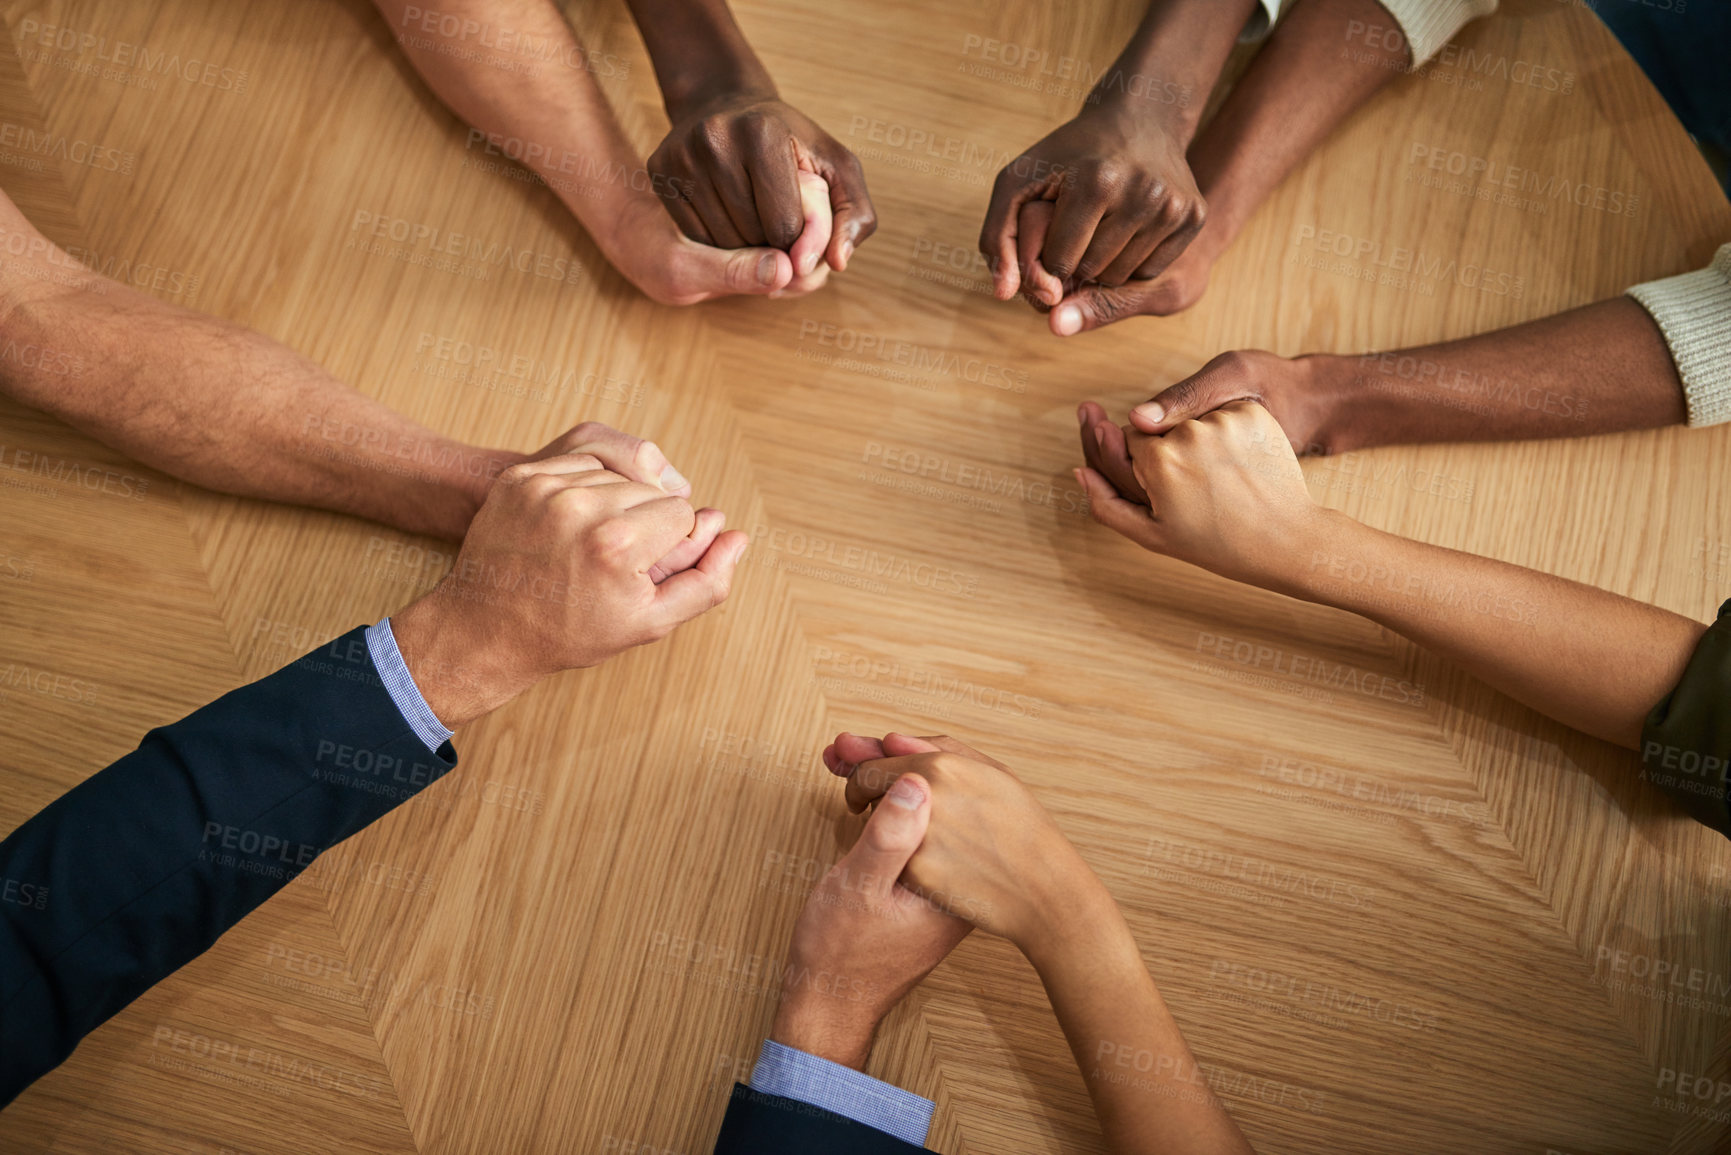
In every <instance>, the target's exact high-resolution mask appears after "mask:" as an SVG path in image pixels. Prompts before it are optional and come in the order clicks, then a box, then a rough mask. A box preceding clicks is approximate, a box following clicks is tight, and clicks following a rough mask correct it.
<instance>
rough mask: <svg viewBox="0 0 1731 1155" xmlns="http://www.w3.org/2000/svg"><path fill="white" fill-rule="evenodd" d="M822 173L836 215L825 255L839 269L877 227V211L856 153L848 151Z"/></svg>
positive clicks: (842, 268)
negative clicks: (827, 185) (867, 189)
mask: <svg viewBox="0 0 1731 1155" xmlns="http://www.w3.org/2000/svg"><path fill="white" fill-rule="evenodd" d="M844 152H845V150H844ZM819 175H821V176H822V177H823V178H824V180H825V181H827V182H828V184H829V204H830V210H831V212H832V214H833V215H834V218H835V220H834V228H833V232H832V233H831V235H830V240H829V246H828V251H827V253H826V256H827V257H828V259H829V266H830V268H832V269H834V270H835V271H836V272H838V273H839V272H842V271H843V270H845V269H846V268H847V263H848V261H849V260H851V259H852V258H853V251H854V250H855V249H857V248H858V247H859V246H860V245H861V244H862V243H863V242H864V241H865V239H866V238H867V237H869V236H871V235H872V234H873V233H875V232H877V231H878V211H877V209H876V208H875V207H874V206H873V205H872V198H871V194H870V193H869V192H867V191H866V183H865V171H864V170H863V169H862V168H860V163H859V158H858V157H856V156H854V154H853V153H851V152H846V153H845V156H844V157H843V158H842V159H841V160H840V161H838V162H837V163H835V164H832V165H830V166H829V168H828V171H827V172H823V173H820V174H819Z"/></svg>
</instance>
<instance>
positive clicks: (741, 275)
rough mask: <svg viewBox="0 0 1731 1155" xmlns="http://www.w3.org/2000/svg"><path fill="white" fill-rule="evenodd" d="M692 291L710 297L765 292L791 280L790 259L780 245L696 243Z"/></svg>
mask: <svg viewBox="0 0 1731 1155" xmlns="http://www.w3.org/2000/svg"><path fill="white" fill-rule="evenodd" d="M696 247H697V249H698V251H699V256H698V259H697V261H696V262H695V266H696V267H695V269H694V270H693V274H692V277H691V281H692V285H691V288H692V290H693V291H694V292H700V293H705V294H707V295H708V296H710V297H734V296H740V295H742V294H745V295H754V296H767V295H768V294H770V293H773V292H775V291H776V290H777V289H784V288H786V287H787V284H788V282H789V281H792V280H793V260H792V258H790V257H789V256H788V255H787V254H786V253H784V252H782V251H781V250H780V249H770V248H755V249H718V248H715V247H714V246H712V245H698V246H696Z"/></svg>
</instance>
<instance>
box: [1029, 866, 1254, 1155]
mask: <svg viewBox="0 0 1731 1155" xmlns="http://www.w3.org/2000/svg"><path fill="white" fill-rule="evenodd" d="M1019 945H1021V946H1022V949H1023V953H1024V954H1026V955H1027V956H1028V961H1029V962H1031V963H1032V964H1033V965H1034V969H1035V970H1036V971H1037V972H1038V973H1039V975H1040V981H1041V982H1042V983H1043V984H1044V985H1045V988H1046V994H1047V997H1048V998H1049V999H1050V1000H1051V1002H1052V1010H1053V1012H1054V1013H1055V1014H1056V1015H1057V1017H1058V1023H1059V1025H1060V1026H1061V1027H1062V1028H1063V1030H1064V1037H1065V1038H1066V1039H1067V1040H1068V1041H1069V1044H1070V1050H1071V1053H1072V1054H1073V1055H1074V1056H1075V1058H1076V1064H1077V1066H1078V1067H1080V1069H1081V1072H1082V1078H1083V1080H1084V1081H1085V1082H1086V1083H1087V1085H1088V1093H1089V1095H1090V1096H1091V1097H1092V1098H1093V1100H1094V1110H1095V1113H1096V1114H1097V1115H1098V1116H1099V1119H1100V1129H1101V1131H1102V1132H1103V1133H1104V1135H1105V1137H1106V1144H1107V1146H1108V1148H1110V1149H1111V1150H1112V1151H1115V1152H1124V1153H1126V1155H1142V1153H1147V1155H1153V1153H1155V1152H1158V1153H1160V1155H1189V1153H1195V1155H1202V1153H1207V1155H1229V1153H1233V1152H1249V1151H1250V1150H1251V1148H1250V1144H1249V1143H1248V1142H1247V1141H1246V1140H1245V1138H1244V1135H1243V1133H1242V1132H1240V1131H1239V1129H1238V1126H1237V1124H1235V1123H1234V1122H1233V1121H1232V1117H1231V1116H1230V1115H1228V1114H1227V1113H1226V1109H1225V1108H1224V1107H1223V1106H1222V1105H1221V1103H1220V1101H1219V1100H1218V1099H1217V1098H1215V1096H1214V1094H1213V1092H1212V1091H1210V1090H1209V1088H1208V1084H1207V1081H1206V1079H1205V1077H1204V1076H1203V1075H1202V1073H1201V1070H1200V1068H1199V1067H1198V1066H1197V1063H1196V1059H1195V1056H1193V1055H1192V1054H1191V1053H1190V1048H1189V1046H1188V1045H1187V1044H1186V1043H1185V1041H1184V1036H1183V1033H1182V1032H1181V1031H1180V1030H1179V1029H1178V1023H1177V1021H1176V1020H1174V1019H1173V1017H1172V1012H1171V1011H1170V1010H1168V1009H1167V1007H1166V1002H1165V1000H1164V999H1162V998H1161V997H1160V991H1159V990H1158V988H1156V986H1155V985H1154V980H1153V978H1152V977H1151V976H1150V975H1149V974H1148V969H1147V967H1146V966H1145V965H1144V964H1143V962H1142V955H1141V952H1140V951H1139V950H1138V949H1137V946H1136V940H1135V937H1134V936H1133V935H1132V934H1131V932H1130V928H1129V926H1128V925H1127V924H1126V923H1125V922H1124V916H1123V914H1122V913H1121V912H1120V911H1119V909H1118V906H1117V904H1116V903H1115V902H1113V900H1112V896H1111V895H1110V894H1109V893H1108V892H1107V891H1106V888H1105V887H1104V886H1103V885H1102V884H1101V883H1100V881H1099V879H1098V878H1097V877H1095V876H1093V874H1092V872H1089V873H1088V875H1087V878H1086V879H1085V880H1082V881H1079V882H1078V884H1077V885H1076V886H1075V887H1073V888H1072V893H1071V894H1070V895H1069V896H1068V898H1067V899H1066V901H1065V902H1064V903H1063V904H1062V906H1061V910H1060V911H1058V912H1054V914H1053V916H1052V918H1051V920H1050V921H1049V923H1048V924H1047V925H1046V926H1045V927H1044V928H1043V929H1042V930H1041V932H1040V933H1039V934H1037V935H1034V936H1030V938H1029V939H1028V940H1027V941H1026V942H1025V943H1024V944H1019Z"/></svg>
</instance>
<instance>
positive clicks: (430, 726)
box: [367, 618, 451, 754]
mask: <svg viewBox="0 0 1731 1155" xmlns="http://www.w3.org/2000/svg"><path fill="white" fill-rule="evenodd" d="M367 652H368V653H369V654H371V655H372V656H373V668H374V669H376V670H378V672H379V680H380V681H382V682H384V684H385V692H386V693H388V694H390V696H391V701H393V702H395V703H396V704H397V709H398V710H400V711H402V715H403V720H404V721H406V722H407V723H408V724H409V729H411V730H413V731H414V732H415V736H416V737H417V738H419V739H420V740H421V741H423V742H425V743H426V744H427V749H428V750H430V751H432V752H433V753H435V754H437V753H438V752H439V747H441V746H443V745H444V744H445V743H446V741H448V740H449V739H450V737H451V731H449V730H447V729H445V725H444V723H443V722H440V721H439V719H438V717H437V716H436V715H434V713H433V708H432V707H431V706H429V705H427V700H426V699H425V698H423V697H421V690H420V687H419V686H416V685H415V679H414V678H413V677H411V676H410V674H409V667H408V666H407V665H405V664H404V662H403V652H402V651H401V650H399V649H397V636H396V635H395V634H393V633H391V619H390V618H386V619H385V620H384V621H382V622H380V623H379V624H378V625H376V626H368V627H367Z"/></svg>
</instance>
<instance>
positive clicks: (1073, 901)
mask: <svg viewBox="0 0 1731 1155" xmlns="http://www.w3.org/2000/svg"><path fill="white" fill-rule="evenodd" d="M1126 943H1128V946H1129V952H1130V953H1131V954H1133V955H1135V956H1136V958H1137V961H1138V964H1140V959H1141V955H1140V953H1139V952H1138V951H1137V950H1136V942H1135V938H1134V937H1133V936H1132V935H1131V934H1130V927H1129V925H1128V924H1127V923H1126V922H1125V921H1124V913H1123V911H1121V910H1120V909H1119V908H1118V903H1117V901H1116V900H1115V899H1113V897H1112V894H1111V892H1110V891H1108V890H1107V889H1106V884H1105V883H1103V882H1101V881H1100V879H1099V877H1098V876H1097V875H1094V874H1093V872H1092V871H1090V872H1089V879H1088V882H1087V884H1085V885H1078V886H1075V887H1073V888H1071V890H1070V891H1069V892H1068V893H1067V894H1065V895H1063V896H1062V900H1061V901H1059V902H1056V903H1048V904H1046V907H1045V909H1044V910H1043V911H1042V916H1041V917H1040V919H1039V920H1038V921H1037V922H1036V923H1035V924H1034V925H1033V927H1032V928H1031V929H1030V930H1029V932H1028V933H1027V934H1026V936H1025V937H1024V938H1023V939H1022V940H1021V941H1017V942H1016V944H1015V945H1016V948H1017V949H1018V950H1020V951H1021V952H1022V954H1023V955H1025V956H1026V957H1027V959H1028V962H1029V963H1030V964H1031V965H1032V966H1033V968H1034V969H1035V970H1036V971H1037V972H1039V974H1040V977H1041V979H1042V980H1043V981H1045V982H1046V983H1047V985H1048V986H1050V984H1051V983H1052V981H1053V980H1054V979H1059V978H1061V977H1062V976H1064V975H1065V974H1067V973H1068V972H1070V971H1072V970H1074V969H1075V968H1076V967H1077V966H1079V965H1081V966H1098V965H1104V964H1106V963H1108V962H1109V961H1110V960H1112V959H1113V958H1114V957H1116V956H1121V955H1123V953H1124V949H1125V944H1126Z"/></svg>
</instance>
